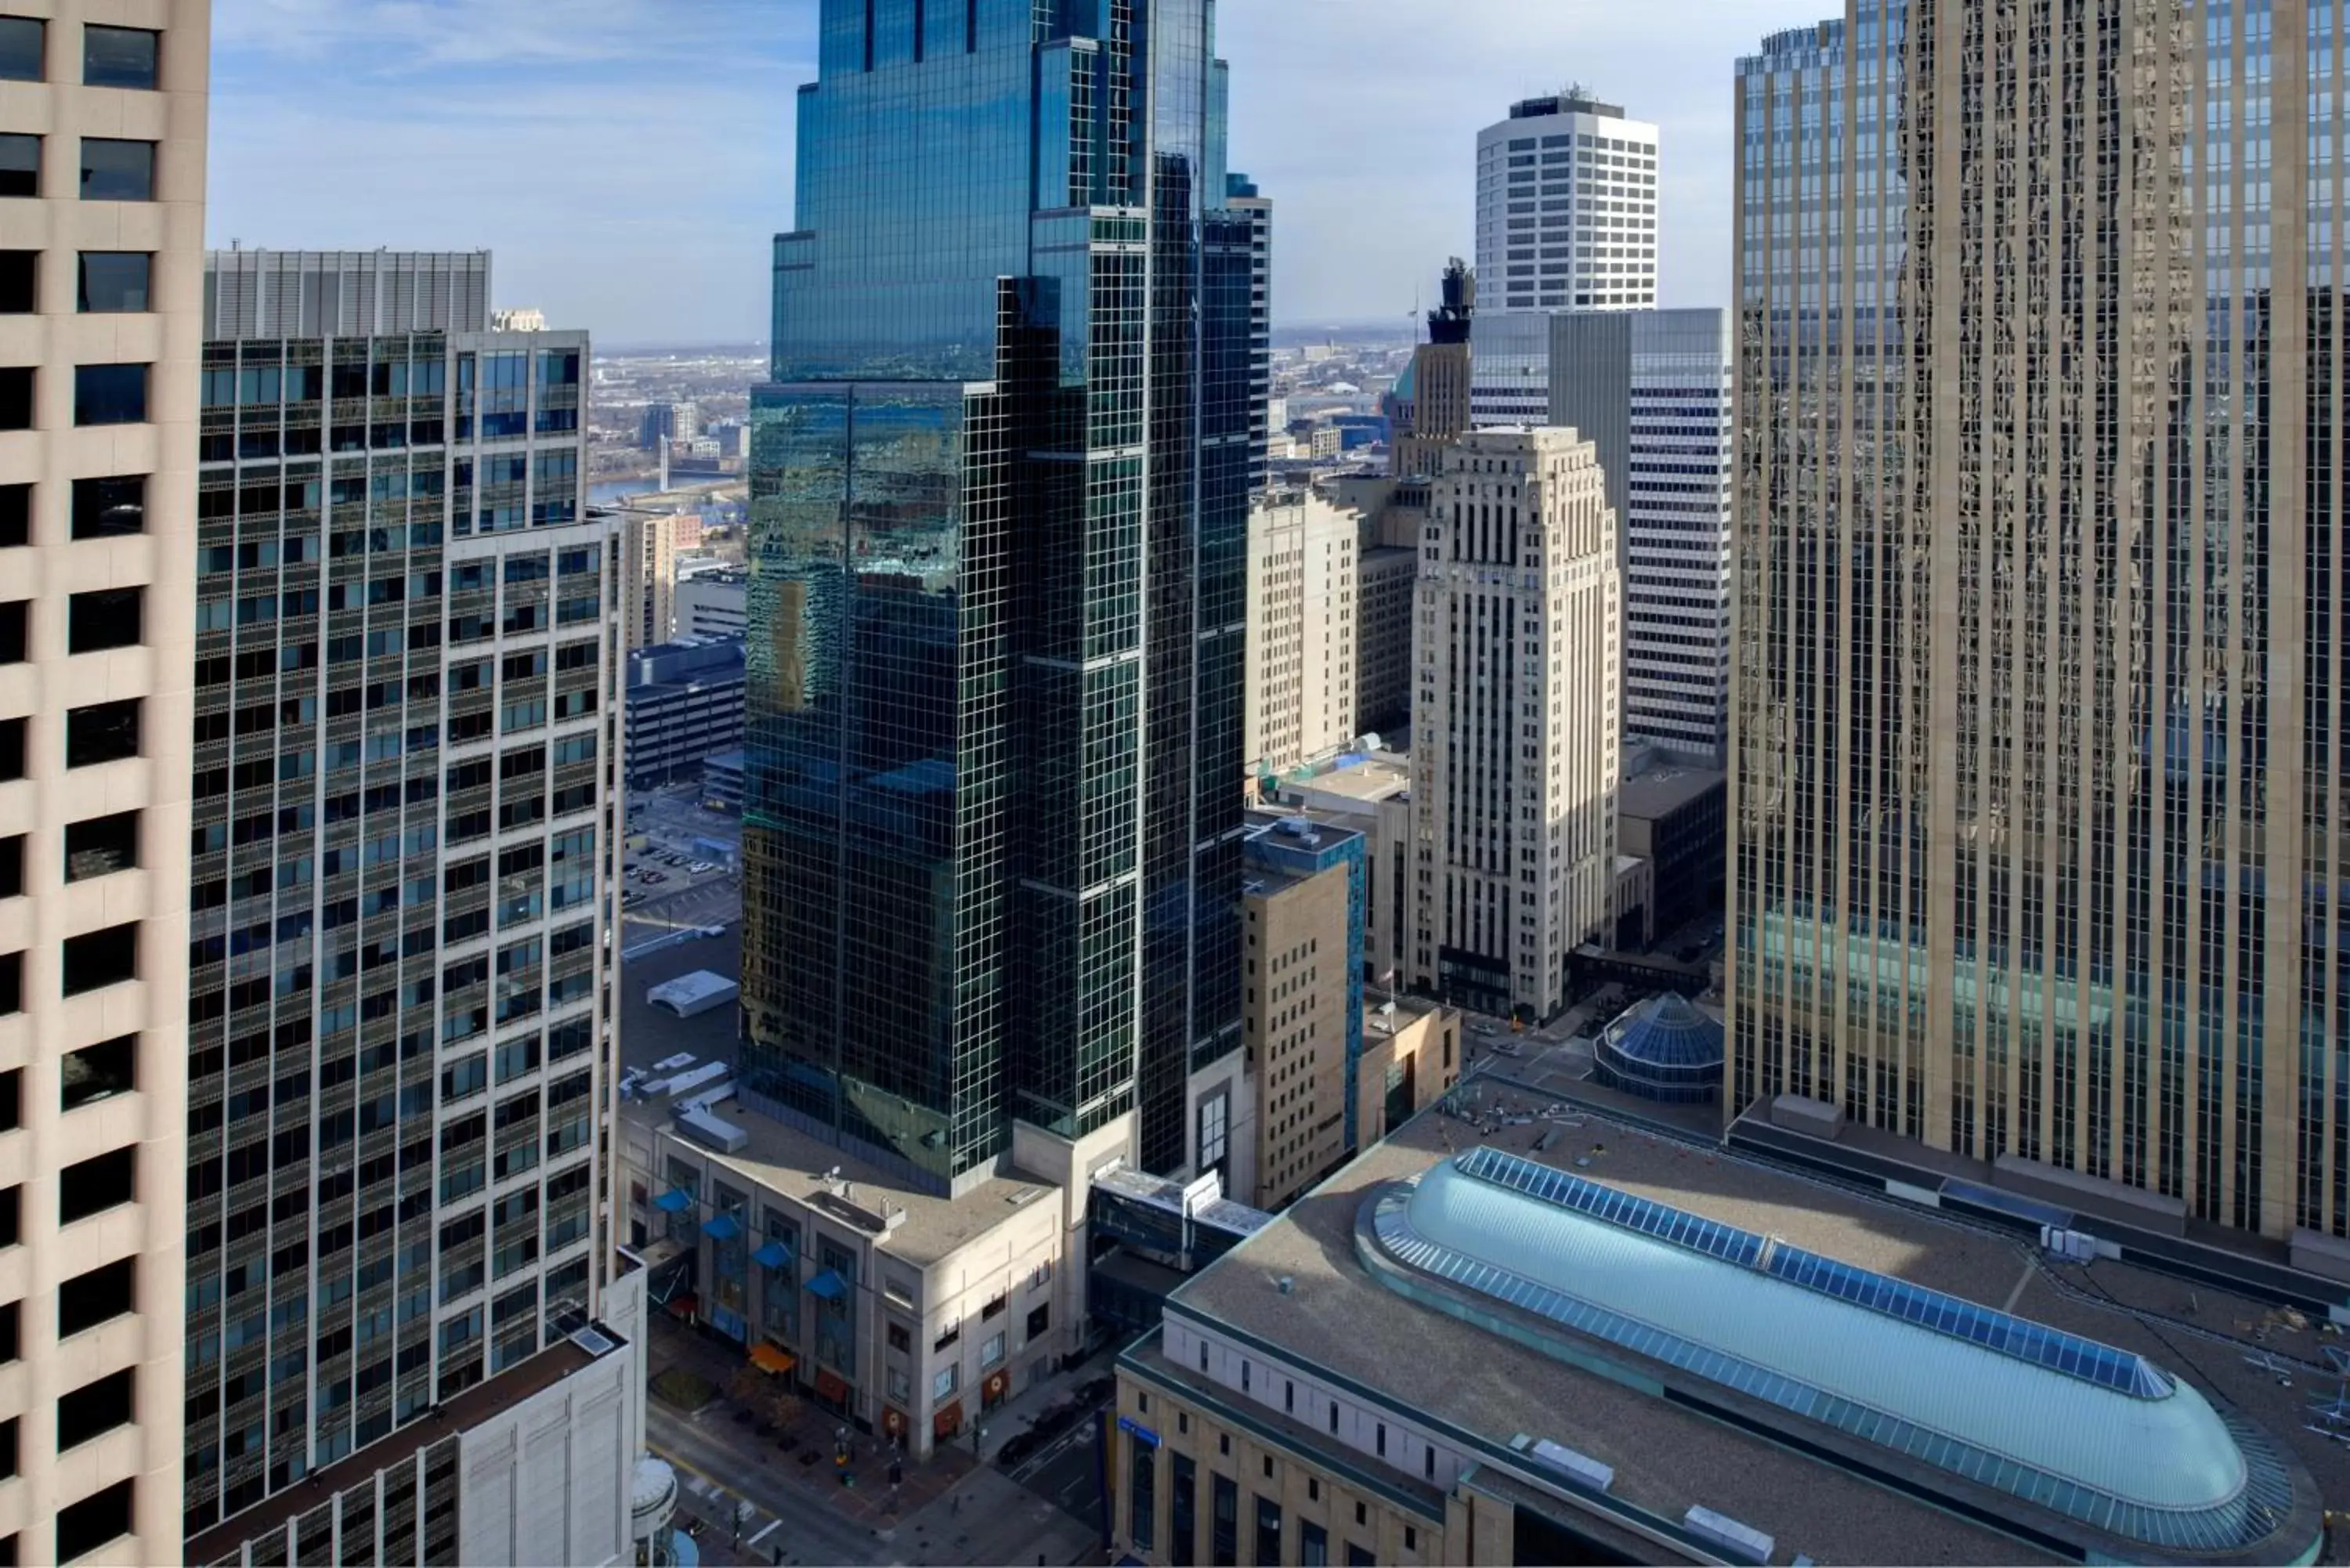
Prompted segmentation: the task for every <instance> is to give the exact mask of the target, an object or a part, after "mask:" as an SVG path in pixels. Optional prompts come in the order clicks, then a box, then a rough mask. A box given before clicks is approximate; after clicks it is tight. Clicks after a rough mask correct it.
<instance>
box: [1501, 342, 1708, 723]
mask: <svg viewBox="0 0 2350 1568" xmlns="http://www.w3.org/2000/svg"><path fill="white" fill-rule="evenodd" d="M1549 325H1550V327H1551V328H1552V330H1551V333H1550V353H1549V367H1548V371H1549V376H1548V388H1547V392H1548V400H1549V404H1550V413H1549V420H1548V422H1549V423H1551V424H1555V425H1564V426H1565V427H1567V428H1568V429H1570V430H1573V431H1576V432H1577V433H1579V434H1581V435H1582V436H1584V437H1585V438H1586V439H1587V440H1589V441H1591V442H1592V443H1593V444H1594V445H1595V446H1596V447H1597V448H1598V451H1599V462H1600V466H1601V468H1602V469H1604V470H1605V471H1606V472H1607V495H1608V504H1610V505H1612V506H1614V507H1615V508H1616V509H1617V516H1618V517H1619V518H1620V519H1622V523H1623V528H1622V534H1621V539H1622V543H1623V552H1624V739H1625V740H1626V742H1647V743H1648V744H1651V745H1655V746H1658V747H1660V748H1663V749H1664V750H1667V751H1669V752H1672V753H1675V754H1677V755H1680V756H1685V757H1690V758H1695V759H1700V760H1702V761H1703V762H1705V763H1707V764H1709V765H1717V764H1719V763H1720V762H1721V758H1722V754H1723V753H1724V751H1725V749H1726V747H1727V745H1728V742H1729V736H1730V580H1731V573H1730V550H1731V544H1730V514H1731V457H1732V448H1733V446H1734V444H1735V438H1734V433H1733V426H1732V423H1731V375H1732V373H1733V371H1734V370H1735V369H1736V362H1735V360H1734V358H1732V352H1733V351H1732V348H1731V339H1730V328H1729V317H1728V316H1727V315H1726V314H1725V313H1724V312H1722V311H1721V310H1718V309H1704V310H1627V311H1614V312H1609V313H1607V314H1604V315H1603V314H1599V313H1596V312H1593V313H1587V314H1575V315H1566V316H1559V317H1554V318H1552V319H1551V321H1550V323H1549Z"/></svg>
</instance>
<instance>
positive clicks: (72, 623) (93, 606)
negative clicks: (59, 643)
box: [66, 588, 147, 653]
mask: <svg viewBox="0 0 2350 1568" xmlns="http://www.w3.org/2000/svg"><path fill="white" fill-rule="evenodd" d="M146 599H147V590H146V589H144V588H95V589H92V590H91V591H90V592H88V593H86V594H76V595H74V596H73V597H71V598H69V599H68V600H67V601H66V651H67V652H68V653H98V652H101V651H103V650H105V649H109V648H136V647H138V646H139V638H140V627H141V625H142V623H143V622H144V620H145V615H144V609H145V605H146Z"/></svg>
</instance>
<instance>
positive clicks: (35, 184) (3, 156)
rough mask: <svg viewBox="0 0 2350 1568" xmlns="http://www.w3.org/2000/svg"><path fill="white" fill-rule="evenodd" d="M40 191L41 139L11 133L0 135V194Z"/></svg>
mask: <svg viewBox="0 0 2350 1568" xmlns="http://www.w3.org/2000/svg"><path fill="white" fill-rule="evenodd" d="M40 193H41V139H40V138H39V137H37V136H24V135H19V134H16V133H11V134H9V135H5V136H0V196H37V195H39V194H40Z"/></svg>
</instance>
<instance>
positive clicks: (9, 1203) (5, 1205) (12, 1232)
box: [0, 1187, 25, 1247]
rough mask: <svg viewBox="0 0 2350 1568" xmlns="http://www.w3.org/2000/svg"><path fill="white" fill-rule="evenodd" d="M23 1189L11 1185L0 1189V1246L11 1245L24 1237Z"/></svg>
mask: <svg viewBox="0 0 2350 1568" xmlns="http://www.w3.org/2000/svg"><path fill="white" fill-rule="evenodd" d="M24 1207H25V1189H23V1188H21V1187H11V1188H9V1189H6V1190H5V1191H0V1247H13V1246H15V1245H16V1243H17V1242H18V1241H22V1240H23V1239H24V1226H23V1225H22V1224H21V1223H20V1221H21V1220H22V1219H23V1214H24Z"/></svg>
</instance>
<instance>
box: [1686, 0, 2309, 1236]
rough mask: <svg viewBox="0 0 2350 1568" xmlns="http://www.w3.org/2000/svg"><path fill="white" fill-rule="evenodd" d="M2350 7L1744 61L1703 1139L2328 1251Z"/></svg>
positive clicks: (2135, 18) (2239, 8) (1951, 26)
mask: <svg viewBox="0 0 2350 1568" xmlns="http://www.w3.org/2000/svg"><path fill="white" fill-rule="evenodd" d="M2344 13H2345V5H2344V4H2343V3H2342V0H2310V3H2308V4H2282V3H2275V0H2240V3H2237V4H2232V5H2223V4H2204V3H2195V0H2102V3H2100V4H2096V5H2086V6H2074V5H2056V4H2054V3H2053V0H1909V3H1908V4H1907V5H1904V4H1900V3H1898V0H1854V3H1853V4H1851V5H1848V6H1847V9H1846V16H1844V18H1842V19H1841V20H1837V21H1830V22H1826V23H1824V24H1822V25H1820V26H1818V27H1816V28H1805V29H1802V30H1800V31H1797V32H1793V33H1787V34H1782V35H1779V36H1774V37H1773V38H1771V39H1768V40H1766V41H1765V43H1764V46H1763V51H1762V53H1761V54H1759V55H1757V56H1756V57H1753V58H1751V59H1749V60H1746V61H1744V62H1743V63H1742V66H1741V67H1740V75H1739V103H1738V112H1739V117H1740V123H1741V155H1740V200H1739V213H1738V217H1739V226H1740V233H1739V240H1738V246H1739V255H1740V258H1741V263H1740V265H1741V300H1740V305H1741V321H1740V334H1741V341H1740V352H1741V357H1742V363H1741V383H1742V387H1743V388H1745V389H1747V391H1746V393H1745V394H1744V395H1742V400H1741V406H1740V409H1739V418H1740V427H1741V440H1740V452H1739V475H1738V482H1739V496H1738V504H1739V509H1740V521H1741V526H1740V528H1739V546H1738V556H1737V568H1738V615H1739V625H1738V633H1737V659H1738V668H1737V673H1736V700H1735V707H1736V714H1735V740H1734V751H1735V768H1734V771H1733V774H1732V786H1731V787H1732V790H1733V796H1732V807H1733V813H1734V825H1735V826H1734V829H1733V832H1734V847H1733V851H1732V861H1733V865H1732V870H1733V879H1732V893H1731V899H1732V915H1731V919H1732V927H1733V935H1734V943H1733V948H1732V961H1733V967H1734V970H1735V976H1734V983H1733V985H1732V987H1731V991H1732V1030H1731V1033H1732V1084H1733V1091H1734V1092H1733V1094H1732V1096H1731V1108H1732V1110H1733V1111H1735V1110H1736V1109H1738V1108H1741V1107H1742V1106H1744V1105H1745V1104H1747V1103H1748V1102H1750V1101H1751V1100H1752V1099H1753V1098H1754V1097H1755V1096H1758V1095H1767V1094H1773V1093H1776V1092H1780V1091H1786V1090H1792V1091H1794V1092H1798V1093H1802V1094H1806V1095H1812V1096H1818V1097H1821V1098H1825V1099H1828V1100H1832V1101H1835V1102H1837V1103H1838V1104H1840V1105H1841V1106H1843V1108H1844V1109H1845V1111H1846V1113H1847V1114H1848V1115H1850V1116H1854V1117H1856V1118H1857V1119H1860V1120H1863V1121H1866V1122H1867V1123H1870V1124H1872V1125H1875V1126H1878V1127H1889V1128H1894V1129H1898V1131H1900V1132H1902V1133H1904V1134H1906V1135H1908V1136H1909V1137H1915V1138H1919V1139H1922V1140H1925V1141H1926V1142H1928V1143H1930V1144H1933V1145H1935V1146H1937V1147H1948V1148H1950V1149H1954V1150H1957V1151H1960V1152H1961V1153H1965V1154H1968V1155H1971V1156H1974V1157H1977V1158H1996V1157H1999V1156H2003V1155H2013V1156H2017V1157H2021V1158H2027V1159H2032V1160H2038V1161H2044V1162H2046V1163H2048V1164H2051V1165H2054V1166H2056V1167H2060V1168H2065V1169H2069V1170H2074V1171H2077V1172H2081V1173H2084V1174H2086V1175H2089V1176H2093V1177H2096V1178H2101V1179H2108V1180H2112V1181H2115V1182H2118V1183H2123V1184H2126V1185H2128V1186H2130V1187H2135V1188H2140V1189H2146V1190H2147V1191H2149V1192H2152V1193H2155V1194H2158V1195H2161V1196H2162V1197H2164V1198H2167V1199H2173V1200H2176V1201H2177V1202H2178V1203H2180V1204H2182V1205H2184V1207H2185V1209H2186V1210H2187V1212H2189V1214H2191V1215H2192V1216H2194V1217H2197V1218H2200V1219H2203V1220H2213V1221H2218V1222H2220V1223H2224V1224H2228V1225H2231V1226H2235V1227H2240V1228H2242V1229H2245V1230H2253V1231H2261V1232H2263V1233H2266V1234H2269V1235H2272V1236H2283V1235H2286V1234H2287V1233H2289V1232H2290V1231H2293V1229H2295V1228H2297V1227H2306V1228H2309V1229H2311V1230H2314V1231H2323V1232H2327V1233H2330V1234H2333V1235H2336V1236H2339V1235H2342V1234H2344V1233H2345V1223H2350V940H2345V938H2350V929H2346V927H2350V904H2345V898H2344V889H2345V875H2350V845H2345V841H2344V838H2343V836H2342V834H2341V829H2340V824H2339V817H2340V813H2341V805H2342V801H2343V798H2344V796H2343V786H2344V782H2345V765H2350V762H2346V760H2345V741H2350V731H2345V717H2344V714H2343V711H2342V709H2341V707H2340V699H2339V696H2338V694H2339V693H2340V692H2341V691H2342V690H2343V680H2344V677H2345V670H2344V668H2343V665H2342V660H2343V659H2344V657H2345V633H2346V632H2350V626H2345V613H2350V603H2345V579H2344V576H2343V573H2344V571H2345V559H2350V556H2345V538H2344V505H2345V497H2344V494H2343V489H2342V486H2343V482H2344V474H2343V463H2342V453H2341V450H2340V448H2341V442H2342V441H2343V439H2344V438H2343V433H2342V432H2343V427H2344V415H2345V408H2344V406H2343V396H2344V393H2343V388H2344V372H2345V325H2350V323H2345V312H2344V309H2343V295H2342V286H2343V277H2342V265H2343V258H2342V254H2341V251H2340V249H2339V247H2340V246H2341V244H2342V243H2343V238H2344V236H2343V232H2342V227H2341V224H2340V221H2339V213H2341V211H2342V207H2341V202H2342V198H2343V191H2342V187H2341V182H2342V180H2343V176H2344V167H2343V163H2342V161H2341V155H2342V153H2343V152H2344V150H2345V141H2344V138H2343V132H2344V130H2345V127H2344V125H2343V122H2342V120H2343V115H2344V113H2345V105H2344V103H2343V100H2342V96H2341V92H2340V86H2341V83H2340V81H2339V79H2338V78H2339V76H2340V72H2341V69H2342V63H2341V50H2342V47H2343V45H2344V36H2343V24H2344V20H2345V16H2344ZM2272 763H2274V764H2278V765H2272Z"/></svg>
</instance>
